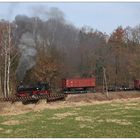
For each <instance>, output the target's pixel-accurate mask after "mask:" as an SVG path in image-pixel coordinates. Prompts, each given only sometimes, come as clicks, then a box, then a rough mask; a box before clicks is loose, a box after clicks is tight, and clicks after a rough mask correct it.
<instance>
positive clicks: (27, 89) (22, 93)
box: [16, 82, 50, 97]
mask: <svg viewBox="0 0 140 140" xmlns="http://www.w3.org/2000/svg"><path fill="white" fill-rule="evenodd" d="M49 94H50V88H49V84H48V83H41V82H38V83H36V84H32V85H23V83H22V82H21V83H20V85H19V86H18V87H17V93H16V96H17V97H26V96H33V97H34V96H37V95H49Z"/></svg>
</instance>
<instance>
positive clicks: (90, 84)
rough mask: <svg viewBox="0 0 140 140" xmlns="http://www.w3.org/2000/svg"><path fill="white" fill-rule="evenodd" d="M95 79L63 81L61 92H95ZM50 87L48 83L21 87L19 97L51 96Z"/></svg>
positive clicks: (18, 91) (18, 92) (21, 84)
mask: <svg viewBox="0 0 140 140" xmlns="http://www.w3.org/2000/svg"><path fill="white" fill-rule="evenodd" d="M95 86H96V83H95V78H77V79H62V87H61V92H62V93H64V94H68V93H87V92H95ZM50 94H51V91H50V86H49V84H48V83H41V82H38V83H36V84H32V85H23V83H20V85H19V86H18V87H17V93H16V96H17V97H26V96H33V97H35V96H37V95H50Z"/></svg>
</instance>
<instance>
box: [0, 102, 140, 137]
mask: <svg viewBox="0 0 140 140" xmlns="http://www.w3.org/2000/svg"><path fill="white" fill-rule="evenodd" d="M0 137H11V138H12V137H22V138H27V137H28V138H30V137H34V138H35V137H46V138H56V137H58V138H60V137H66V138H73V137H74V138H77V137H79V138H83V137H84V138H85V137H86V138H92V137H95V138H97V137H103V138H105V137H110V138H112V137H115V138H120V137H123V138H124V137H127V138H132V137H133V138H135V137H140V99H136V100H128V101H124V102H123V101H122V102H121V101H119V102H117V101H116V102H111V103H103V104H95V105H87V106H78V107H65V108H61V109H45V110H43V111H39V112H29V113H26V114H20V115H12V116H0Z"/></svg>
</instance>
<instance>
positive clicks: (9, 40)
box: [7, 24, 11, 96]
mask: <svg viewBox="0 0 140 140" xmlns="http://www.w3.org/2000/svg"><path fill="white" fill-rule="evenodd" d="M10 34H11V30H10V24H9V27H8V62H7V63H8V64H7V96H9V94H10V64H11V60H10V51H11V49H10V47H11V38H10Z"/></svg>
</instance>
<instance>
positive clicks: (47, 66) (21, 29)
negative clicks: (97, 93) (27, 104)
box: [0, 8, 140, 97]
mask: <svg viewBox="0 0 140 140" xmlns="http://www.w3.org/2000/svg"><path fill="white" fill-rule="evenodd" d="M52 10H53V12H54V13H55V14H53V16H49V17H48V18H47V19H44V20H43V19H42V18H40V17H39V16H31V17H29V16H27V15H17V16H16V17H15V19H14V20H13V21H6V20H3V19H1V21H0V96H3V97H7V96H10V95H13V94H15V92H16V87H17V85H18V84H19V82H20V81H23V83H26V84H28V83H34V82H38V81H41V82H49V83H50V85H51V88H52V89H53V90H55V91H57V90H58V88H59V87H60V85H61V79H62V78H78V77H96V84H97V85H98V86H102V81H103V68H105V70H106V78H107V84H108V86H123V85H125V86H131V85H132V84H133V80H134V79H138V78H140V72H139V71H140V55H139V54H140V25H137V26H135V27H130V26H128V27H125V28H123V27H122V26H121V25H120V26H118V27H117V28H116V29H114V31H113V32H112V33H111V34H109V35H108V34H106V33H103V32H101V31H99V30H98V29H94V27H90V26H88V25H85V26H83V27H81V28H78V27H76V26H75V25H73V24H72V23H70V22H68V21H67V20H66V19H65V16H64V14H63V12H62V11H60V10H59V9H57V8H54V9H52Z"/></svg>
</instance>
